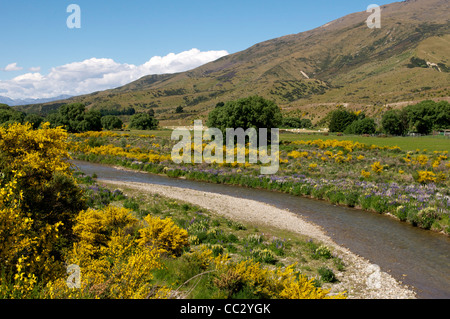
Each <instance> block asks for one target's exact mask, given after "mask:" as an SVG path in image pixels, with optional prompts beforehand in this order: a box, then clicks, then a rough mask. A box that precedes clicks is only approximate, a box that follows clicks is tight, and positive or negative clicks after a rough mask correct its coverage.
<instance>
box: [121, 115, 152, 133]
mask: <svg viewBox="0 0 450 319" xmlns="http://www.w3.org/2000/svg"><path fill="white" fill-rule="evenodd" d="M157 127H158V120H157V119H155V118H154V117H152V116H151V115H150V114H148V113H136V114H134V115H132V116H131V118H130V124H129V125H128V128H130V129H136V130H153V129H155V128H157Z"/></svg>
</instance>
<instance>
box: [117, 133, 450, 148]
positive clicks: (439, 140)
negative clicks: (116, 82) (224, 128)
mask: <svg viewBox="0 0 450 319" xmlns="http://www.w3.org/2000/svg"><path fill="white" fill-rule="evenodd" d="M116 132H117V133H119V134H120V133H121V134H129V135H131V136H138V135H155V136H157V137H162V138H169V139H170V136H171V134H172V130H170V129H160V130H151V131H139V130H130V131H124V132H120V131H116ZM318 139H322V140H330V139H331V140H334V139H335V140H339V141H344V140H350V141H354V142H360V143H365V144H369V145H372V144H374V145H377V146H398V147H400V148H401V149H402V150H405V151H415V150H416V149H420V150H421V151H423V150H425V149H426V150H427V151H431V152H433V151H448V152H449V153H450V138H449V137H445V136H439V135H436V136H420V137H413V136H407V137H401V136H394V137H372V136H370V137H365V136H360V135H343V136H337V135H336V134H329V135H324V134H323V133H289V132H282V133H281V134H280V141H288V142H292V141H298V140H304V141H309V140H318Z"/></svg>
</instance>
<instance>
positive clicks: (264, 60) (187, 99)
mask: <svg viewBox="0 0 450 319" xmlns="http://www.w3.org/2000/svg"><path fill="white" fill-rule="evenodd" d="M449 4H450V2H449V1H448V0H409V1H403V2H395V3H392V4H389V5H384V6H381V28H374V29H370V28H369V27H368V26H367V24H366V20H367V18H368V17H369V15H370V13H367V12H366V11H362V12H357V13H353V14H350V15H347V16H345V17H342V18H340V19H337V20H335V21H332V22H330V23H327V24H325V25H323V26H321V27H319V28H316V29H313V30H310V31H306V32H302V33H298V34H292V35H287V36H284V37H280V38H276V39H272V40H268V41H265V42H262V43H258V44H256V45H253V46H252V47H250V48H248V49H246V50H244V51H241V52H237V53H234V54H230V55H228V56H225V57H222V58H220V59H218V60H216V61H214V62H210V63H208V64H205V65H203V66H200V67H198V68H196V69H194V70H190V71H187V72H182V73H176V74H166V75H149V76H145V77H143V78H141V79H139V80H137V81H134V82H132V83H130V84H127V85H125V86H122V87H119V88H116V89H112V90H106V91H102V92H95V93H92V94H87V95H83V96H77V97H72V98H70V99H67V100H63V101H58V102H50V103H42V104H36V105H32V106H21V107H20V109H22V110H24V111H28V112H40V113H43V114H45V113H48V112H49V111H51V110H54V109H56V108H58V107H59V106H60V105H61V104H62V103H69V102H82V103H85V104H86V106H87V107H88V108H91V109H120V108H129V107H134V108H135V109H136V111H138V112H139V111H146V110H148V109H150V108H152V109H153V110H154V111H155V114H156V117H157V118H158V119H159V120H160V121H161V123H162V124H163V125H179V124H185V123H187V122H189V121H192V120H193V119H201V118H206V116H207V114H208V112H209V111H210V110H211V109H213V108H214V107H215V105H216V104H217V103H218V102H224V101H228V100H234V99H237V98H241V97H246V96H250V95H255V94H258V95H261V96H263V97H265V98H268V99H271V100H273V101H275V102H276V103H277V104H278V105H279V106H280V107H281V108H282V110H283V112H284V113H286V114H290V115H295V116H305V117H308V118H310V119H311V120H313V122H317V121H320V120H321V119H323V117H324V115H325V114H326V113H327V112H328V111H329V110H330V109H332V108H334V107H335V106H336V105H337V104H344V105H347V106H348V107H351V108H355V109H360V110H363V111H365V112H366V113H368V114H370V115H373V114H375V115H376V114H377V113H379V112H382V111H383V110H384V109H385V108H386V105H404V104H405V103H408V101H417V100H423V99H448V98H449V96H450V94H449V93H450V74H449V73H448V70H449V68H450V21H449V12H450V7H449ZM412 59H413V60H414V63H412ZM415 61H425V62H428V64H426V63H425V65H421V64H420V63H416V62H415ZM435 66H436V67H435ZM437 66H439V67H437ZM178 106H182V107H183V109H184V112H183V113H181V114H179V113H176V112H175V109H176V108H177V107H178Z"/></svg>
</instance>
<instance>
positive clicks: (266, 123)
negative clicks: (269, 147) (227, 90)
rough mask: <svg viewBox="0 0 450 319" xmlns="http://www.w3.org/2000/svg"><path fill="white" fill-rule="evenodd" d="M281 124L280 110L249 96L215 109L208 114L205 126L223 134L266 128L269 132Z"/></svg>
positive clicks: (266, 101)
mask: <svg viewBox="0 0 450 319" xmlns="http://www.w3.org/2000/svg"><path fill="white" fill-rule="evenodd" d="M281 122H282V115H281V111H280V108H279V107H278V106H277V105H276V104H275V103H274V102H272V101H269V100H266V99H264V98H262V97H260V96H251V97H248V98H242V99H239V100H236V101H229V102H226V103H225V104H224V105H223V106H218V107H216V108H215V109H213V110H212V111H211V112H210V113H209V116H208V121H207V125H208V127H215V128H218V129H220V130H221V131H222V132H223V133H224V134H225V132H226V129H227V128H243V129H244V130H246V129H248V128H255V129H258V128H267V129H268V131H270V129H272V128H278V127H279V126H280V125H281ZM257 131H258V130H257ZM269 137H270V133H269Z"/></svg>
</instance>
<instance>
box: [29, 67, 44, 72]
mask: <svg viewBox="0 0 450 319" xmlns="http://www.w3.org/2000/svg"><path fill="white" fill-rule="evenodd" d="M28 70H30V71H31V72H39V71H40V70H41V67H40V66H36V67H34V66H33V67H31V68H29V69H28Z"/></svg>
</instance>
